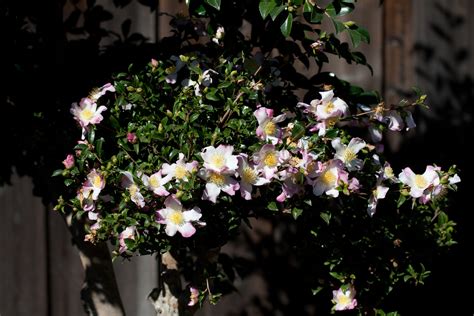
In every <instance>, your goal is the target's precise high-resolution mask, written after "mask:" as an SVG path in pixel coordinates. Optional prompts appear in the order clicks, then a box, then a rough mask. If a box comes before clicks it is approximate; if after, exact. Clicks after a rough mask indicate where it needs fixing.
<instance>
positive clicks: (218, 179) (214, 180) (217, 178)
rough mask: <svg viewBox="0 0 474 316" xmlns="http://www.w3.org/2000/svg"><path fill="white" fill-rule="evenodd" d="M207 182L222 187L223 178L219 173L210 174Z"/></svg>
mask: <svg viewBox="0 0 474 316" xmlns="http://www.w3.org/2000/svg"><path fill="white" fill-rule="evenodd" d="M209 181H210V182H212V183H214V184H216V185H218V186H222V185H224V183H225V177H224V176H223V175H222V174H220V173H217V172H211V175H210V176H209Z"/></svg>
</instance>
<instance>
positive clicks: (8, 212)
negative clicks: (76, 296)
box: [0, 175, 48, 316]
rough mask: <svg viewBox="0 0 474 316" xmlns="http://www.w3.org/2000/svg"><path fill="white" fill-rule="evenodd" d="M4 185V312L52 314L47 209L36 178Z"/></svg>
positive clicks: (0, 196) (0, 236)
mask: <svg viewBox="0 0 474 316" xmlns="http://www.w3.org/2000/svg"><path fill="white" fill-rule="evenodd" d="M12 184H13V185H12V186H6V187H1V188H0V217H1V220H0V242H1V246H0V252H1V254H2V255H1V256H2V258H1V259H0V271H1V273H2V277H1V281H0V315H4V316H9V315H37V316H43V315H45V316H46V315H48V300H47V294H48V293H47V283H46V282H47V279H46V238H45V236H46V232H45V220H46V218H45V212H46V211H45V208H44V206H43V204H42V203H41V199H40V198H37V197H34V196H33V194H32V189H33V185H32V181H31V179H30V178H27V177H21V178H20V177H18V176H16V175H13V177H12Z"/></svg>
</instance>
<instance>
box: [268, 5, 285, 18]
mask: <svg viewBox="0 0 474 316" xmlns="http://www.w3.org/2000/svg"><path fill="white" fill-rule="evenodd" d="M283 10H285V6H283V5H281V6H278V7H276V8H274V9H273V10H272V12H270V17H271V18H272V20H273V21H275V20H276V18H277V17H278V16H279V15H280V13H281V12H282V11H283Z"/></svg>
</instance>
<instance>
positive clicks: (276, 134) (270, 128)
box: [253, 107, 286, 145]
mask: <svg viewBox="0 0 474 316" xmlns="http://www.w3.org/2000/svg"><path fill="white" fill-rule="evenodd" d="M253 115H254V116H255V117H256V118H257V121H258V127H257V132H256V133H257V136H258V137H259V138H260V139H263V140H265V141H271V142H272V144H273V145H276V144H277V143H278V142H279V141H280V139H281V136H282V132H281V128H280V127H278V125H277V123H280V122H281V121H283V120H284V119H285V118H286V115H285V114H281V115H278V116H277V117H273V110H272V109H267V108H265V107H260V108H258V109H257V110H255V112H253Z"/></svg>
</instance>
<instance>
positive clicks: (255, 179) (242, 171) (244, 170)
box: [237, 154, 270, 200]
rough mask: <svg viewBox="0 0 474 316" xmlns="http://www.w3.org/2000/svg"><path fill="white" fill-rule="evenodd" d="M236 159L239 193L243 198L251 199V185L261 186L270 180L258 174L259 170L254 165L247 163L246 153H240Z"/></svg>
mask: <svg viewBox="0 0 474 316" xmlns="http://www.w3.org/2000/svg"><path fill="white" fill-rule="evenodd" d="M237 160H238V161H239V169H238V173H239V175H240V194H241V195H242V197H243V198H244V199H246V200H251V199H252V186H254V185H255V186H261V185H264V184H266V183H269V182H270V180H268V179H265V178H264V177H262V176H260V172H261V170H259V169H258V168H257V166H256V165H251V164H249V162H248V160H247V155H244V154H241V155H240V156H238V157H237Z"/></svg>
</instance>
